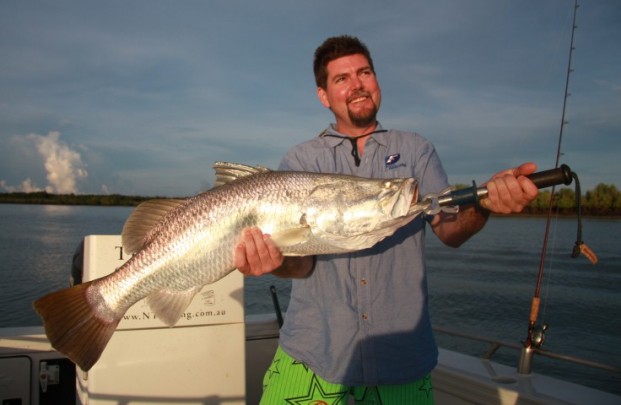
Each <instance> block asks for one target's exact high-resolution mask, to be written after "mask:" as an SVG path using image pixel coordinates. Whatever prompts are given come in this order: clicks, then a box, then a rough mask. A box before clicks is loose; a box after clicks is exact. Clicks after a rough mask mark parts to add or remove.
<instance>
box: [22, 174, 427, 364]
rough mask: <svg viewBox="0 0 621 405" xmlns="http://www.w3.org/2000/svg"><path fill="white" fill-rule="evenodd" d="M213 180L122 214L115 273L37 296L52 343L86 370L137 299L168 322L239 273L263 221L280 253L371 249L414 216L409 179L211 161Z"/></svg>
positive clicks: (414, 194) (414, 195) (414, 191)
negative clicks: (242, 245) (188, 193)
mask: <svg viewBox="0 0 621 405" xmlns="http://www.w3.org/2000/svg"><path fill="white" fill-rule="evenodd" d="M214 168H215V170H216V185H215V187H214V188H212V189H210V190H209V191H206V192H204V193H201V194H198V195H196V196H194V197H191V198H188V199H159V200H151V201H146V202H144V203H142V204H140V205H139V206H138V207H137V208H136V209H135V210H134V211H133V212H132V214H131V215H130V216H129V218H128V219H127V221H126V223H125V225H124V227H123V232H122V242H123V248H124V250H125V251H126V252H128V253H131V254H132V256H131V258H130V259H129V260H128V261H127V262H126V263H125V264H123V265H122V266H121V267H120V268H119V269H117V271H115V272H114V273H112V274H110V275H108V276H105V277H102V278H98V279H96V280H93V281H89V282H85V283H83V284H79V285H76V286H73V287H69V288H66V289H63V290H60V291H56V292H52V293H50V294H48V295H46V296H44V297H42V298H40V299H38V300H37V301H35V302H34V308H35V310H36V311H37V312H38V313H39V315H40V316H41V317H42V318H43V323H44V326H45V333H46V334H47V337H48V338H49V340H50V342H51V344H52V346H53V347H54V348H55V349H56V350H58V351H59V352H61V353H63V354H65V355H66V356H67V357H69V358H70V359H71V360H72V361H73V362H75V363H76V364H77V365H78V366H79V367H80V368H81V369H82V370H85V371H87V370H89V369H90V368H91V367H92V366H93V364H95V363H96V362H97V360H98V359H99V357H100V355H101V353H102V352H103V350H104V349H105V347H106V345H107V343H108V341H109V340H110V338H111V336H112V334H113V333H114V331H115V329H116V326H117V325H118V323H119V322H120V320H121V319H122V317H123V315H124V314H125V312H126V311H127V310H128V309H129V307H131V306H132V305H133V304H134V303H136V302H138V301H139V300H141V299H143V298H145V297H146V298H147V302H148V304H149V306H150V307H151V309H152V310H153V312H154V313H155V314H156V316H157V317H158V318H159V319H162V320H163V321H164V322H165V323H166V324H168V325H170V326H173V325H174V324H175V323H176V322H177V320H178V319H179V318H180V316H181V314H182V313H183V311H184V310H185V309H186V307H187V306H188V305H189V304H190V302H191V301H192V298H193V297H194V295H195V294H196V293H197V292H198V291H200V289H201V288H202V287H203V286H204V285H206V284H210V283H213V282H215V281H217V280H219V279H221V278H222V277H224V276H226V275H227V274H229V273H230V272H231V271H233V270H234V269H235V264H234V263H235V261H234V259H235V246H236V244H237V243H239V240H240V236H241V231H242V229H243V228H246V227H250V226H257V227H259V228H260V229H261V230H262V231H263V232H264V233H266V234H269V235H271V238H272V240H273V241H274V242H275V243H276V245H277V246H278V247H279V248H280V249H281V250H282V252H283V254H284V255H285V256H305V255H320V254H332V253H345V252H352V251H356V250H361V249H365V248H369V247H371V246H373V245H375V244H376V243H377V242H379V241H381V240H382V239H384V238H386V237H388V236H390V235H392V234H393V233H394V232H395V231H396V230H397V229H398V228H400V227H401V226H403V225H405V224H407V223H408V222H410V221H411V220H412V219H413V218H414V217H416V215H418V214H419V213H420V212H421V210H420V209H417V208H416V207H417V205H416V204H415V203H416V201H417V198H418V187H417V183H416V180H415V179H414V178H402V179H367V178H361V177H354V176H345V175H336V174H321V173H309V172H291V171H271V170H269V169H266V168H263V167H250V166H245V165H241V164H234V163H222V162H219V163H216V164H215V166H214Z"/></svg>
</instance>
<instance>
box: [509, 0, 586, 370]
mask: <svg viewBox="0 0 621 405" xmlns="http://www.w3.org/2000/svg"><path fill="white" fill-rule="evenodd" d="M578 7H580V6H579V5H578V0H575V1H574V9H573V19H572V20H573V21H572V29H571V39H570V45H569V57H568V61H567V72H566V76H565V92H564V97H563V107H562V113H561V124H560V129H559V135H558V145H557V148H556V161H555V167H559V161H560V157H561V145H562V141H563V129H564V127H565V124H567V123H568V122H567V121H566V120H565V114H566V110H567V98H568V97H569V95H570V93H569V79H570V76H571V73H572V72H573V69H572V60H573V52H574V49H575V47H574V34H575V30H576V28H577V25H576V15H577V10H578ZM563 166H565V165H562V166H561V167H563ZM570 173H571V177H572V178H573V179H575V180H576V209H577V216H578V234H577V237H576V243H575V246H574V249H573V251H572V254H571V257H574V258H575V257H577V256H578V255H580V254H581V253H582V254H584V255H585V256H586V257H587V258H588V259H589V260H590V261H591V262H592V263H593V264H595V263H597V256H596V255H595V253H593V251H591V249H589V248H588V246H586V244H584V242H583V241H582V222H581V219H580V210H581V205H580V198H581V191H580V182H579V180H578V176H577V175H576V174H575V173H574V172H571V171H570ZM570 183H571V181H570ZM567 184H569V183H567ZM554 191H555V190H554V185H552V191H551V193H550V203H549V209H548V214H547V217H546V226H545V231H544V238H543V243H542V249H541V256H540V260H539V270H538V274H537V282H536V285H535V292H534V294H533V298H532V300H531V309H530V315H529V324H528V332H527V337H526V340H525V341H524V342H523V348H522V353H521V355H520V361H519V364H518V373H520V374H530V372H531V370H532V357H533V355H534V352H535V350H536V349H539V348H540V347H541V345H542V344H543V342H544V340H545V333H546V331H547V329H548V325H547V324H543V325H537V319H538V317H539V307H540V303H541V283H542V280H543V271H544V265H545V259H546V255H547V249H548V240H549V237H550V225H551V222H552V212H553V207H554V194H555V193H554Z"/></svg>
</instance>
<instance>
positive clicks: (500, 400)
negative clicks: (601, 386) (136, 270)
mask: <svg viewBox="0 0 621 405" xmlns="http://www.w3.org/2000/svg"><path fill="white" fill-rule="evenodd" d="M175 330H176V331H177V332H176V333H184V332H183V331H184V328H178V329H175ZM245 331H246V332H245V333H246V356H245V366H246V371H245V381H246V384H245V391H246V392H245V395H243V398H242V397H239V396H237V397H235V398H226V396H223V397H218V396H214V397H212V398H211V399H209V398H195V399H194V400H193V399H191V398H183V399H182V398H177V399H175V398H171V397H168V398H167V399H164V398H161V397H160V398H157V397H155V396H153V397H152V398H137V397H135V398H133V399H130V400H129V401H128V396H124V397H123V398H117V399H115V398H114V393H110V395H109V396H107V397H106V401H107V402H106V403H109V404H115V405H121V404H135V403H136V404H137V403H145V404H146V403H152V404H159V405H161V404H164V403H170V404H174V403H182V404H197V405H198V404H215V403H222V404H229V403H242V404H243V403H247V404H257V403H258V400H259V398H260V395H261V386H262V379H263V374H264V372H265V370H266V369H267V367H268V366H269V363H270V361H271V360H272V356H273V354H274V351H275V349H276V346H277V336H278V324H277V322H276V318H275V317H274V316H272V315H264V316H249V317H247V319H246V323H245ZM188 349H189V350H191V348H188ZM62 358H63V356H62V355H61V354H59V353H57V352H56V351H54V350H53V349H52V348H51V347H50V344H49V342H48V341H47V339H46V337H45V335H44V333H43V329H42V328H41V327H27V328H6V329H0V400H7V399H11V398H13V397H11V396H10V395H14V394H11V390H13V391H16V390H17V389H22V390H26V391H28V397H26V398H23V400H22V401H23V402H21V403H22V404H28V403H31V404H33V405H39V404H41V403H45V402H43V401H41V400H40V394H41V393H40V373H39V369H40V364H41V362H49V361H51V360H53V359H62ZM14 359H27V363H30V364H31V365H32V366H31V368H30V370H29V373H27V374H20V373H21V371H20V370H18V369H17V368H15V367H14V366H13V364H12V362H13V361H14ZM205 361H209V360H208V359H205ZM3 365H7V366H8V367H9V368H8V369H7V368H6V367H3ZM118 373H119V376H118V378H119V379H132V376H131V375H122V373H123V369H122V368H121V369H119V370H118ZM165 373H166V375H168V376H170V378H171V379H173V380H174V378H175V376H176V375H177V372H176V370H174V369H172V368H170V369H167V370H166V371H165ZM195 378H196V381H195V383H196V384H209V381H207V380H205V379H204V378H203V377H202V376H200V375H196V377H195ZM240 378H244V377H243V376H242V377H240ZM52 383H53V381H52ZM65 383H66V382H65ZM186 383H187V382H186ZM433 383H434V390H435V395H436V403H437V404H458V405H459V404H499V405H500V404H502V405H508V404H617V405H618V404H621V397H619V396H615V395H612V394H609V393H605V392H602V391H598V390H595V389H592V388H587V387H584V386H581V385H577V384H573V383H569V382H565V381H561V380H558V379H555V378H550V377H547V376H544V375H539V374H535V373H533V374H530V375H520V374H518V373H517V372H516V369H515V368H512V367H507V366H504V365H501V364H498V363H494V362H492V361H489V360H482V359H479V358H475V357H473V356H468V355H464V354H460V353H456V352H452V351H448V350H443V349H441V350H440V362H439V365H438V367H437V368H436V370H435V371H434V373H433ZM69 385H71V386H73V387H75V382H71V381H70V382H69ZM51 388H52V385H48V391H49V390H50V389H51ZM6 395H9V396H6ZM44 395H45V394H44ZM15 398H17V397H15ZM15 403H19V402H15ZM77 403H80V402H79V400H78V402H77Z"/></svg>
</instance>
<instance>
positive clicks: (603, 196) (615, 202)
mask: <svg viewBox="0 0 621 405" xmlns="http://www.w3.org/2000/svg"><path fill="white" fill-rule="evenodd" d="M461 187H463V185H462V186H457V188H461ZM551 197H552V194H551V192H550V190H549V189H546V190H541V192H540V193H539V195H538V196H537V199H535V201H533V202H532V203H531V204H530V205H529V206H528V207H526V209H525V210H524V214H529V215H542V214H546V213H547V212H548V211H549V209H550V199H551ZM153 198H161V197H145V196H126V195H120V194H110V195H100V194H51V193H47V192H45V191H41V192H35V193H0V203H6V204H51V205H53V204H57V205H100V206H136V205H138V204H140V203H141V202H143V201H146V200H150V199H153ZM580 205H581V207H580V209H581V213H582V215H586V216H621V191H619V190H617V188H616V187H615V186H614V185H612V184H599V185H597V186H596V187H595V188H594V189H593V190H589V191H587V192H586V193H585V194H584V195H582V196H581V198H580ZM576 207H577V204H576V194H575V191H574V189H573V188H561V189H559V190H558V191H555V193H554V200H553V204H552V209H553V210H554V211H555V212H558V213H559V214H563V215H573V214H575V213H576Z"/></svg>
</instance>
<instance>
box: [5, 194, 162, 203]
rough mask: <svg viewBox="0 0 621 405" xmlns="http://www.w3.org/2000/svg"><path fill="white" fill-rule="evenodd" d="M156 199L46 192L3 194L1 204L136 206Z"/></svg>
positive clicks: (118, 195)
mask: <svg viewBox="0 0 621 405" xmlns="http://www.w3.org/2000/svg"><path fill="white" fill-rule="evenodd" d="M153 198H155V197H141V196H127V195H120V194H109V195H99V194H51V193H47V192H45V191H38V192H34V193H2V194H0V203H4V204H49V205H101V206H136V205H138V204H140V203H141V202H143V201H145V200H150V199H153Z"/></svg>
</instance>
